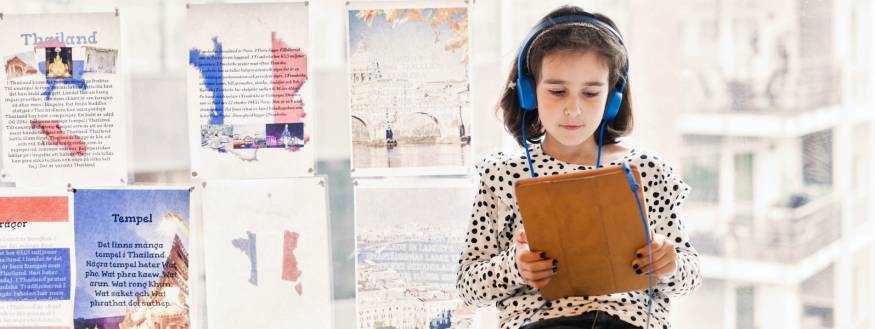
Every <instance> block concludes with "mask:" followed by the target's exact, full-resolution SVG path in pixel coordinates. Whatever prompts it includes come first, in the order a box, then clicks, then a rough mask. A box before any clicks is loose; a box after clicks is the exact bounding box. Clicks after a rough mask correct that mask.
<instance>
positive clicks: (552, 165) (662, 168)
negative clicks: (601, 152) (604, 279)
mask: <svg viewBox="0 0 875 329" xmlns="http://www.w3.org/2000/svg"><path fill="white" fill-rule="evenodd" d="M531 155H532V160H533V161H534V167H535V171H536V172H537V173H538V174H539V175H541V176H543V175H557V174H563V173H569V172H573V171H581V170H591V169H593V167H591V166H578V165H574V164H569V163H565V162H562V161H560V160H557V159H555V158H553V157H551V156H549V155H546V154H544V152H543V150H542V149H541V146H540V145H538V144H535V145H532V146H531ZM620 161H625V162H627V163H629V164H630V165H634V166H638V169H639V172H640V173H641V182H642V186H643V189H644V194H645V198H646V202H647V208H648V216H649V221H650V226H651V227H652V228H653V229H654V230H655V232H656V233H658V234H662V235H664V236H666V237H667V238H668V239H669V240H670V241H672V242H674V244H675V250H676V251H677V267H676V269H675V272H674V273H672V274H671V275H664V276H660V277H658V280H657V276H654V296H653V312H652V318H651V320H650V326H651V328H670V327H671V325H670V324H669V311H670V309H671V299H672V298H674V297H678V296H683V295H686V294H689V293H691V292H692V291H693V290H695V289H696V288H697V287H698V286H699V285H701V283H702V276H701V273H700V272H699V255H698V253H697V252H696V250H695V249H694V248H693V246H691V245H690V242H689V236H688V235H687V233H686V232H685V230H684V225H683V223H682V222H681V218H680V215H679V213H678V208H679V207H680V205H681V204H682V202H683V200H684V199H685V198H686V197H687V195H688V194H689V191H690V188H689V186H688V185H687V184H686V183H684V182H683V180H682V179H681V177H679V176H678V175H677V174H674V173H673V172H672V168H671V167H670V166H668V165H667V164H666V163H665V162H663V161H662V160H661V159H660V157H658V156H656V155H654V154H652V153H650V152H647V151H645V150H641V149H632V150H630V151H629V152H628V153H627V154H626V155H625V156H624V157H623V158H621V159H617V160H615V161H613V162H611V163H610V164H608V166H610V165H617V164H619V163H620ZM476 169H477V171H478V173H479V175H480V186H479V192H478V193H477V195H476V197H475V200H474V206H473V207H474V208H473V211H472V214H471V221H470V223H469V224H468V232H467V237H466V239H465V248H464V250H463V251H462V255H461V259H460V260H459V265H460V266H459V273H458V280H457V288H458V291H459V294H460V295H461V296H462V298H463V299H464V300H465V303H466V304H467V305H473V306H479V307H485V306H490V305H493V304H494V305H495V306H496V307H497V308H498V309H499V311H500V318H501V319H500V322H501V328H502V329H509V328H514V329H516V328H519V327H520V326H522V325H523V324H524V323H532V322H536V321H538V320H543V319H549V318H555V317H562V316H574V315H578V314H581V313H584V312H587V311H594V310H599V311H602V312H604V313H607V314H609V315H610V316H614V317H616V318H619V319H622V320H623V321H626V322H629V323H631V324H633V325H636V326H639V327H641V328H643V327H644V326H645V321H646V320H647V290H641V291H633V292H628V293H618V294H611V295H605V296H588V297H568V298H561V299H557V300H554V301H551V302H546V303H545V301H544V299H543V298H542V297H541V294H540V293H539V291H538V289H534V288H532V287H530V286H528V285H527V284H525V283H524V281H523V279H522V277H520V273H519V270H518V269H517V267H516V261H515V255H516V253H515V252H516V244H515V243H514V242H515V241H514V233H515V232H517V230H518V229H522V227H521V225H522V223H521V222H520V215H519V212H518V209H517V202H516V197H515V195H514V189H513V185H514V182H515V181H516V180H518V179H520V178H526V177H531V174H530V173H529V168H528V165H527V163H526V157H525V155H524V154H523V152H522V151H520V152H519V154H517V155H506V154H503V153H500V152H499V153H496V154H494V155H491V156H488V157H486V158H484V159H483V160H482V161H480V162H479V163H477V165H476ZM630 262H631V260H630ZM630 266H631V265H630ZM657 282H658V284H657ZM527 319H528V322H526V320H527Z"/></svg>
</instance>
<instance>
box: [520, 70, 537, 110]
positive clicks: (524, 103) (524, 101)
mask: <svg viewBox="0 0 875 329" xmlns="http://www.w3.org/2000/svg"><path fill="white" fill-rule="evenodd" d="M516 94H517V98H518V99H519V101H520V107H521V108H523V109H524V110H526V111H531V110H534V109H537V108H538V99H537V96H535V84H534V82H532V80H531V79H529V78H528V77H519V78H518V79H517V81H516Z"/></svg>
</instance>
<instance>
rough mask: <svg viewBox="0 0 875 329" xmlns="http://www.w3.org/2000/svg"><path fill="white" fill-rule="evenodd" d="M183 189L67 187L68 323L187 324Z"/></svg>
mask: <svg viewBox="0 0 875 329" xmlns="http://www.w3.org/2000/svg"><path fill="white" fill-rule="evenodd" d="M189 193H190V192H189V190H188V188H150V189H145V188H124V189H78V190H76V191H75V192H74V215H75V216H76V222H75V225H74V232H75V240H76V273H75V276H76V280H75V282H76V289H75V299H74V306H73V307H74V308H73V317H74V320H73V327H74V328H75V329H86V328H87V329H92V328H190V327H191V319H190V310H191V308H192V303H191V296H192V291H191V290H190V288H189V287H190V285H191V284H190V280H189V250H190V248H191V246H190V245H189V239H190V237H189V206H190V204H189V200H190V198H189Z"/></svg>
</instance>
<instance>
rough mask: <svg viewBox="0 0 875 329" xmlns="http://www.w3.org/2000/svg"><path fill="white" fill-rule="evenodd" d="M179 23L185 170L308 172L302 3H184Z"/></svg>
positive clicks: (239, 174) (249, 174)
mask: <svg viewBox="0 0 875 329" xmlns="http://www.w3.org/2000/svg"><path fill="white" fill-rule="evenodd" d="M186 23H187V24H188V26H187V30H188V34H187V36H188V43H187V47H188V52H187V55H188V59H187V60H188V69H187V85H188V87H187V88H188V89H187V91H188V119H189V120H188V122H189V143H190V149H191V169H192V175H193V176H196V177H198V178H204V179H210V178H270V177H294V176H309V175H312V174H313V170H312V169H313V161H314V153H315V152H314V151H313V145H312V143H311V140H312V139H313V136H314V130H313V126H314V125H313V124H311V123H312V122H314V120H313V118H314V113H313V111H312V107H310V106H309V104H310V102H309V97H310V91H309V90H310V84H311V83H310V82H309V72H308V64H307V63H308V57H307V56H308V49H309V46H308V43H309V38H308V31H309V29H308V27H307V25H308V24H309V21H308V16H307V6H306V5H305V4H304V3H272V4H207V5H190V6H189V9H188V15H187V19H186Z"/></svg>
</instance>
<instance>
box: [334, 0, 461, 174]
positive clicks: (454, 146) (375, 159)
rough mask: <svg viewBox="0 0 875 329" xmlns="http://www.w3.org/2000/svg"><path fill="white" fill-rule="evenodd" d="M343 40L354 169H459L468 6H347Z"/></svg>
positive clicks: (366, 171)
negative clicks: (347, 74) (346, 25)
mask: <svg viewBox="0 0 875 329" xmlns="http://www.w3.org/2000/svg"><path fill="white" fill-rule="evenodd" d="M368 5H369V6H375V5H374V4H370V3H369V4H368ZM347 46H348V61H349V85H350V123H351V126H350V129H351V136H352V150H353V155H352V167H353V171H354V172H355V174H356V175H358V176H368V175H371V174H373V175H386V173H387V172H394V173H398V172H404V171H405V169H407V171H408V172H414V170H411V169H413V168H415V172H416V174H417V175H423V174H429V173H435V174H446V173H447V172H448V171H450V172H451V171H454V170H455V171H463V170H464V168H465V167H467V166H468V165H469V164H470V145H471V114H470V84H469V68H468V58H469V57H468V48H469V38H468V8H467V7H465V6H458V7H428V8H409V7H408V8H403V7H395V8H389V7H387V5H385V4H382V5H381V6H379V7H356V6H355V5H351V6H350V9H349V12H348V45H347Z"/></svg>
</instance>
